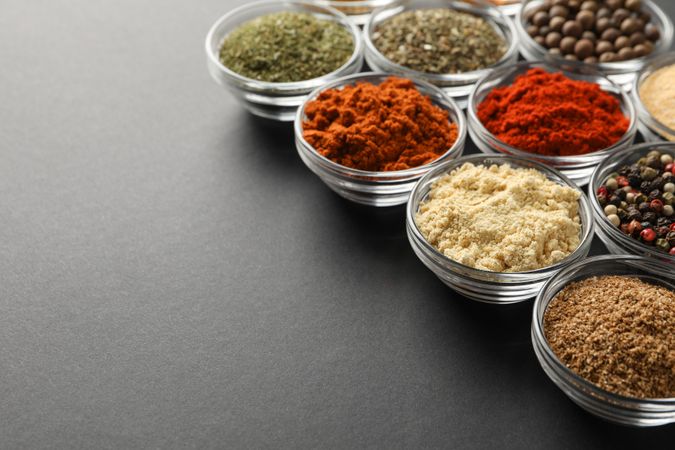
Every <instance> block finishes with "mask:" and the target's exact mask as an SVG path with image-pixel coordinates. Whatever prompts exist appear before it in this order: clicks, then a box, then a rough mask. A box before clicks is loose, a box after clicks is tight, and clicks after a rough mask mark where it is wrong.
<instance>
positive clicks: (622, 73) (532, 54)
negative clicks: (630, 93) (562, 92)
mask: <svg viewBox="0 0 675 450" xmlns="http://www.w3.org/2000/svg"><path fill="white" fill-rule="evenodd" d="M542 3H543V0H525V1H523V5H522V8H521V10H520V12H519V13H518V15H517V17H516V18H515V20H514V22H515V23H516V29H517V33H518V37H519V39H520V53H521V54H522V55H523V57H524V58H525V59H526V60H528V61H541V60H545V61H550V62H563V61H564V62H568V61H567V60H565V59H564V58H561V57H559V56H555V55H551V54H550V53H549V52H548V50H547V49H546V48H545V47H543V46H541V45H539V44H537V42H536V41H535V40H534V39H532V37H531V36H530V35H529V34H527V31H526V27H527V20H526V19H525V18H526V17H527V14H528V12H529V11H531V10H532V9H535V8H537V7H539V6H540V5H541V4H542ZM642 5H643V9H644V10H645V11H647V12H649V13H650V14H651V16H652V22H653V23H654V24H655V25H656V27H657V28H658V29H659V31H660V32H661V39H659V41H658V43H657V44H656V45H655V46H654V51H653V52H652V53H650V54H649V55H647V56H645V57H642V58H635V59H631V60H628V61H617V62H609V63H597V64H588V63H583V62H577V63H576V64H577V65H580V66H589V67H592V68H594V69H596V70H598V71H601V72H602V73H604V74H606V75H607V77H608V78H609V79H611V80H612V81H614V82H615V83H617V84H620V85H622V86H623V87H624V88H626V89H630V87H631V86H632V82H633V80H634V79H635V74H636V73H637V72H638V71H639V70H640V69H642V67H644V66H645V64H647V63H648V62H649V61H650V60H651V59H652V58H654V57H656V56H657V55H659V54H660V53H664V52H667V51H668V50H669V49H670V46H671V44H672V42H673V22H672V21H671V20H670V18H669V17H668V15H667V14H666V13H665V12H663V10H662V9H661V8H659V6H658V5H656V4H655V3H654V2H653V1H651V0H642Z"/></svg>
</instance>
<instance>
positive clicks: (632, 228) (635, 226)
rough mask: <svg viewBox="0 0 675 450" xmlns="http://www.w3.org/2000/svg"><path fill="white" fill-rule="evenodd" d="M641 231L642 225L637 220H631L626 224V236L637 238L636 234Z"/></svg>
mask: <svg viewBox="0 0 675 450" xmlns="http://www.w3.org/2000/svg"><path fill="white" fill-rule="evenodd" d="M640 231H642V225H641V224H640V222H639V221H638V220H631V222H630V223H629V224H628V234H632V235H635V236H637V234H638V233H640Z"/></svg>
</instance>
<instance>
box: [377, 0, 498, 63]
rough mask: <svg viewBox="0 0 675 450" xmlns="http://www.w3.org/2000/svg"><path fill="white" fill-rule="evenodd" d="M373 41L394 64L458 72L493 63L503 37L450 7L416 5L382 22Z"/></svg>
mask: <svg viewBox="0 0 675 450" xmlns="http://www.w3.org/2000/svg"><path fill="white" fill-rule="evenodd" d="M373 43H374V44H375V46H376V47H377V49H378V50H379V51H380V53H382V54H383V55H384V56H385V57H387V58H388V59H390V60H391V61H393V62H395V63H396V64H399V65H402V66H405V67H409V68H411V69H414V70H417V71H420V72H428V73H438V74H446V73H460V72H469V71H472V70H478V69H483V68H485V67H488V66H491V65H493V64H495V63H496V62H497V61H499V60H500V59H501V57H502V56H503V55H504V53H505V52H506V42H505V41H504V38H503V37H502V36H501V35H500V34H499V33H498V32H497V31H496V30H495V28H494V27H493V26H492V25H490V23H488V22H487V21H486V20H485V19H483V18H481V17H478V16H475V15H473V14H468V13H464V12H460V11H456V10H453V9H449V8H437V9H418V10H414V11H406V12H403V13H401V14H397V15H395V16H394V17H391V18H390V19H387V20H386V21H384V22H383V23H381V24H380V25H379V26H378V27H377V28H376V30H375V32H374V33H373Z"/></svg>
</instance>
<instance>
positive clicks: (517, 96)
mask: <svg viewBox="0 0 675 450" xmlns="http://www.w3.org/2000/svg"><path fill="white" fill-rule="evenodd" d="M477 113H478V118H479V119H480V121H481V122H482V123H483V125H484V126H485V128H487V130H488V131H490V132H491V133H492V134H494V135H495V136H496V137H497V138H498V139H499V140H501V141H502V142H505V143H506V144H509V145H510V146H512V147H515V148H518V149H520V150H524V151H527V152H530V153H537V154H540V155H546V156H568V155H583V154H586V153H591V152H595V151H598V150H603V149H605V148H608V147H610V146H612V145H613V144H615V143H616V142H617V141H618V140H620V139H621V137H622V136H623V135H624V133H626V131H627V130H628V124H629V121H628V119H627V118H626V117H625V116H624V115H623V112H621V106H620V103H619V100H617V99H616V98H614V97H613V96H612V95H611V94H609V93H607V92H604V91H603V90H601V89H600V86H598V85H597V84H595V83H589V82H587V81H577V80H571V79H569V78H567V77H565V76H564V75H563V74H562V73H548V72H546V71H545V70H543V69H539V68H535V69H530V70H529V71H528V72H527V73H525V74H523V75H520V76H518V77H517V78H516V80H515V82H514V83H513V84H512V85H511V86H504V87H501V88H495V89H493V90H492V91H491V92H490V93H488V95H487V96H486V97H485V100H483V102H481V103H480V104H479V105H478V111H477Z"/></svg>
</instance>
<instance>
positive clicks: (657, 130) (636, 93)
mask: <svg viewBox="0 0 675 450" xmlns="http://www.w3.org/2000/svg"><path fill="white" fill-rule="evenodd" d="M673 64H675V52H671V53H664V54H662V55H659V56H658V57H656V58H654V59H653V60H652V61H651V62H650V63H649V64H647V65H646V66H645V67H644V68H643V69H642V70H641V71H640V72H639V73H638V74H637V77H635V82H634V83H633V92H632V94H633V100H634V101H635V109H636V110H637V116H638V119H639V121H638V129H639V130H640V134H642V137H644V139H645V141H664V140H666V139H667V138H666V136H668V135H670V136H672V138H671V139H670V140H675V130H673V129H672V128H668V127H667V126H666V125H664V124H663V123H661V122H660V121H658V120H656V119H655V118H654V116H652V114H651V113H650V112H649V111H648V110H647V108H645V105H644V104H643V103H642V99H641V98H640V86H641V85H642V83H643V82H644V81H645V80H646V79H647V78H649V77H650V76H651V75H652V74H653V73H654V72H656V71H657V70H659V69H661V68H663V67H667V66H671V65H673ZM673 83H675V80H674V81H673Z"/></svg>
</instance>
